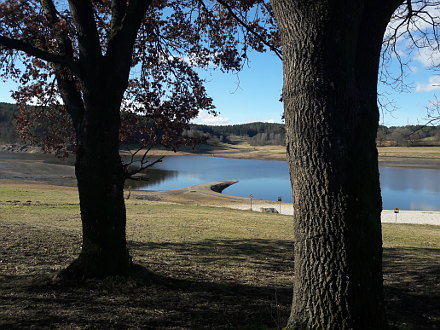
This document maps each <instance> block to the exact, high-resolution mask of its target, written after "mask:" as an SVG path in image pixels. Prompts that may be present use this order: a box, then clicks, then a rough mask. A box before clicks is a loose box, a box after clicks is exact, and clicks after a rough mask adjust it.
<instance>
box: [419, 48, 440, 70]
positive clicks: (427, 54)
mask: <svg viewBox="0 0 440 330" xmlns="http://www.w3.org/2000/svg"><path fill="white" fill-rule="evenodd" d="M415 59H416V60H417V61H419V62H420V63H422V64H423V65H424V66H425V67H431V66H440V51H439V50H438V49H437V50H433V49H429V48H421V49H419V52H418V54H417V55H416V56H415Z"/></svg>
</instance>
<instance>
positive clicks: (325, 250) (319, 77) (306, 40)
mask: <svg viewBox="0 0 440 330" xmlns="http://www.w3.org/2000/svg"><path fill="white" fill-rule="evenodd" d="M382 3H383V1H382ZM272 5H273V7H274V10H275V15H276V18H277V21H278V24H279V26H280V30H281V37H282V43H283V65H284V87H283V101H284V109H285V119H286V130H287V152H288V161H289V169H290V173H291V181H292V190H293V198H294V207H295V215H294V226H295V251H294V256H295V257H294V258H295V261H294V262H295V267H294V271H295V282H294V295H293V302H292V311H291V316H290V319H289V323H288V327H287V328H288V329H383V328H385V327H386V318H385V310H384V305H383V285H382V239H381V224H380V213H381V209H382V205H381V197H380V187H379V173H378V161H377V150H376V145H375V138H376V131H377V127H378V119H379V116H378V109H377V103H376V98H377V92H376V88H377V72H378V67H379V55H380V48H381V42H382V37H383V33H384V30H385V28H386V24H387V22H388V21H389V18H390V16H391V14H392V12H393V11H394V9H395V7H396V6H397V5H398V3H397V1H394V3H391V1H390V3H389V4H386V5H383V4H381V3H379V1H359V0H357V1H294V0H273V1H272Z"/></svg>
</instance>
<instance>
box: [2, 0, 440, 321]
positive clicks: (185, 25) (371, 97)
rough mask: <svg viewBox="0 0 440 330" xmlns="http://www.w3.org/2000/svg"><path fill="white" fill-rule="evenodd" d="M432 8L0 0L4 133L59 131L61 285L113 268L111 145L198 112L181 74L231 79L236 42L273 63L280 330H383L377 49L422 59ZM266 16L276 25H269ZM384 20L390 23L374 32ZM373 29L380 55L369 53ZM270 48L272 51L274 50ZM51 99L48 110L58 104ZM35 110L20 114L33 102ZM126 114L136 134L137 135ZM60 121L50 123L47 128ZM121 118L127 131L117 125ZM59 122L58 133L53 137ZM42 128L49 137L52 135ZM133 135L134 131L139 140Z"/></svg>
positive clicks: (124, 266)
mask: <svg viewBox="0 0 440 330" xmlns="http://www.w3.org/2000/svg"><path fill="white" fill-rule="evenodd" d="M438 5H439V2H437V1H434V0H431V1H430V0H421V1H415V0H414V1H410V0H408V1H402V0H385V1H384V0H380V1H379V0H350V1H348V0H331V1H329V0H326V1H304V0H271V1H270V2H269V1H266V0H246V1H238V0H217V1H215V0H212V1H208V0H183V1H182V0H180V1H174V0H156V1H152V0H99V1H97V0H88V1H86V0H68V1H53V0H40V1H37V0H30V1H21V0H4V1H1V2H0V75H1V76H3V77H6V78H15V79H16V81H17V82H18V83H20V85H21V87H20V88H19V90H18V91H17V92H16V93H15V94H14V97H15V98H16V100H17V101H18V103H19V104H20V105H25V104H26V103H28V102H29V101H31V100H32V101H34V100H38V102H39V105H56V107H46V108H38V109H46V110H48V109H50V111H47V112H40V111H32V110H30V109H29V108H26V107H24V106H21V108H20V111H21V112H20V116H19V117H18V125H19V128H20V130H19V131H20V134H22V135H26V133H27V130H26V128H27V127H29V126H32V123H33V122H34V120H33V118H35V116H38V117H40V118H43V117H44V118H46V120H48V121H51V122H54V123H58V126H56V125H55V126H54V129H53V130H52V131H51V133H53V134H52V135H51V138H50V139H46V140H45V141H44V142H45V144H46V145H49V148H48V149H56V148H62V147H61V145H62V139H61V138H58V139H57V138H55V137H56V136H60V137H65V138H73V139H72V140H73V145H74V146H75V149H76V164H75V171H76V176H77V181H78V191H79V197H80V208H81V220H82V228H83V244H82V251H81V254H80V256H79V257H78V259H77V260H75V261H74V262H73V263H72V264H71V265H70V266H69V267H68V268H67V270H65V271H63V272H62V273H61V276H62V277H63V278H65V277H77V278H87V277H103V276H107V275H111V274H126V273H127V272H128V271H129V270H130V267H131V262H130V260H131V258H130V256H129V253H128V251H127V248H126V237H125V205H124V199H123V183H124V180H125V179H126V178H127V177H130V174H131V172H130V171H129V170H128V169H129V168H130V167H129V166H125V165H124V164H123V163H122V162H121V158H120V156H119V147H120V140H121V139H122V140H123V139H124V138H128V137H133V135H134V136H149V137H150V140H149V141H145V140H141V141H139V142H141V145H143V144H145V143H151V142H152V141H153V142H157V141H156V134H155V132H156V131H157V130H159V131H160V132H161V134H160V141H158V142H160V143H162V144H164V145H167V146H169V147H172V148H174V147H176V146H175V145H174V144H173V141H174V140H175V139H174V138H175V137H176V136H178V135H180V134H181V132H182V130H183V128H184V127H185V126H186V124H187V123H188V122H189V120H190V119H191V118H194V117H195V116H196V115H197V112H198V110H202V109H207V110H213V105H212V100H211V99H210V98H209V96H207V95H206V91H205V89H204V87H203V81H202V80H201V79H200V78H199V76H198V74H197V71H196V70H195V69H194V68H195V67H199V68H207V67H209V66H212V65H215V66H218V67H220V68H221V69H222V70H226V71H229V70H239V69H240V68H241V66H242V65H243V61H244V60H245V59H246V58H247V55H248V52H249V50H250V49H255V50H257V51H264V50H265V49H270V50H271V51H273V52H274V53H275V54H276V55H277V56H278V57H280V58H282V59H283V70H284V85H283V92H282V100H283V103H284V116H285V121H286V125H285V127H286V144H287V155H288V162H289V170H290V173H291V182H292V190H293V194H294V196H293V200H294V201H295V203H294V209H295V212H294V230H295V247H294V258H295V263H294V272H295V274H294V275H295V283H294V295H293V301H292V311H291V316H290V319H289V322H288V326H287V328H289V329H321V328H322V329H384V328H386V324H387V322H386V317H385V309H384V305H383V284H382V246H381V245H382V240H381V224H380V214H381V208H382V205H381V197H380V188H379V175H378V161H377V149H376V134H377V129H378V120H379V110H378V107H377V82H378V74H379V64H380V58H381V49H384V50H385V52H383V53H382V54H386V53H387V51H393V50H396V47H395V45H396V42H397V40H398V37H402V35H405V34H406V35H409V38H408V44H410V43H415V45H416V46H417V47H418V48H423V47H427V48H433V49H437V50H438V42H437V39H436V37H437V36H438V26H439V20H440V19H439V17H438V15H435V14H432V8H437V6H438ZM274 18H276V21H277V24H275V20H274ZM390 21H391V24H390V25H389V23H390ZM387 26H388V28H389V30H388V33H387V34H386V35H385V47H384V48H382V45H383V41H384V34H385V32H386V31H387ZM281 46H282V49H281ZM60 99H61V100H62V102H60ZM34 110H35V109H34ZM139 114H142V115H143V116H144V117H145V118H146V119H147V120H148V123H150V125H147V126H146V128H145V129H142V130H141V133H143V134H141V135H137V134H139V133H140V132H138V131H137V130H134V129H133V127H136V128H139V127H140V126H139V125H136V124H137V123H136V121H137V119H138V118H139ZM59 123H61V125H60V124H59ZM133 124H135V125H134V126H133ZM69 128H70V129H69ZM57 134H58V135H57ZM145 134H147V135H145Z"/></svg>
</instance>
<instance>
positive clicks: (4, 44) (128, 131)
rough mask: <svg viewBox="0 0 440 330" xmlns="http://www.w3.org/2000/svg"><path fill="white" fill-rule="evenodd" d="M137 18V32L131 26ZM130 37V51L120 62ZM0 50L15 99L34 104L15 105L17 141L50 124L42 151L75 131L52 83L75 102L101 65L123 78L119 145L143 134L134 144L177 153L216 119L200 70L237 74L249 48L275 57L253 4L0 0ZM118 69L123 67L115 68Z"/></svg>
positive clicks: (273, 39)
mask: <svg viewBox="0 0 440 330" xmlns="http://www.w3.org/2000/svg"><path fill="white" fill-rule="evenodd" d="M144 14H145V16H144ZM139 15H141V16H143V17H141V19H139V18H138V17H137V16H139ZM136 20H139V26H138V27H135V26H132V25H133V24H131V23H130V22H133V23H134V22H135V21H136ZM241 23H242V24H241ZM129 39H130V42H131V43H132V46H133V52H132V53H130V54H122V52H121V51H119V50H120V49H121V47H124V46H126V45H127V42H129ZM0 45H1V46H0V47H1V48H0V49H1V50H0V70H1V71H0V75H1V76H2V77H3V78H12V79H14V80H15V81H16V82H17V83H18V84H19V89H18V90H17V91H15V92H14V94H13V97H14V99H15V100H17V102H18V103H19V104H20V105H24V104H33V105H36V106H40V108H39V110H37V111H35V108H34V111H29V108H25V107H24V106H21V107H20V110H21V113H20V116H19V117H18V121H17V123H18V126H19V128H20V133H21V134H22V135H23V136H25V137H27V138H31V139H32V138H33V141H34V142H37V141H36V137H35V136H32V134H31V133H30V132H31V130H30V127H31V126H32V124H33V123H34V122H36V121H38V120H44V121H47V122H50V123H54V125H52V126H51V130H50V131H49V132H48V135H47V137H46V138H45V139H44V140H43V141H41V140H40V141H38V142H40V143H41V144H43V145H44V146H45V147H46V149H47V150H54V149H55V150H56V149H58V150H60V149H63V148H65V146H66V142H67V141H69V142H70V143H71V145H73V143H74V142H75V141H74V134H73V133H74V129H73V127H72V129H70V130H66V129H65V128H66V127H69V126H70V127H71V124H69V121H70V120H69V118H68V115H69V111H65V107H66V102H65V101H66V100H65V97H66V96H64V97H63V92H62V91H61V90H60V81H64V85H69V88H71V89H72V90H74V91H77V92H78V93H79V95H78V98H77V99H78V103H81V102H80V99H81V97H82V96H83V95H81V94H82V90H81V85H82V84H83V82H84V81H85V80H87V79H92V78H93V75H92V72H93V71H94V70H95V68H96V67H97V66H99V65H102V66H103V68H105V69H102V70H114V71H115V75H121V79H122V80H124V79H123V74H124V72H125V71H127V70H129V71H130V76H129V79H128V81H127V82H126V83H124V84H123V85H124V86H121V88H120V89H121V93H123V102H122V106H121V116H122V126H121V134H120V137H121V140H122V141H123V140H126V139H129V138H132V137H133V136H141V135H142V136H143V139H141V140H140V141H139V142H141V143H142V144H148V143H151V142H155V143H157V142H158V143H161V144H163V145H165V146H167V147H171V148H175V147H176V146H177V145H178V144H179V143H181V142H182V141H181V139H180V138H179V137H180V133H181V130H182V128H183V127H184V126H185V125H186V124H187V123H188V122H189V120H190V119H192V118H194V117H195V116H197V113H198V111H199V110H208V111H211V112H215V110H214V104H213V100H212V99H211V98H210V97H209V96H208V95H207V93H206V90H205V87H204V86H203V79H201V78H200V76H199V72H200V69H207V68H211V69H212V68H218V69H220V70H223V71H238V70H240V68H241V67H242V66H243V65H244V63H245V62H246V59H247V56H248V54H249V52H250V51H251V50H256V51H260V52H262V51H265V50H266V49H267V48H270V49H272V50H273V51H275V52H276V53H277V54H278V55H280V51H279V41H278V37H277V29H276V25H275V23H274V20H273V17H272V15H271V9H270V7H269V5H268V2H267V1H261V0H258V1H256V0H252V1H230V0H228V1H226V0H225V1H199V0H185V1H172V0H156V1H128V2H127V1H110V0H101V1H51V0H50V1H49V0H45V1H36V0H31V1H16V0H6V1H1V2H0ZM17 51H18V52H17ZM121 63H126V65H128V66H129V68H126V67H124V66H122V67H120V68H118V66H120V65H121ZM98 64H99V65H98ZM117 65H118V66H117ZM116 71H120V72H116ZM60 78H61V79H60ZM95 78H96V77H95ZM57 79H58V84H57V83H56V81H57ZM64 94H66V93H64ZM63 101H64V102H63ZM79 105H80V104H79ZM141 120H142V121H143V123H144V124H145V123H147V124H145V125H139V121H141ZM68 132H70V134H67V133H68ZM157 132H160V134H157ZM140 133H141V134H140ZM157 139H159V140H160V141H156V140H157Z"/></svg>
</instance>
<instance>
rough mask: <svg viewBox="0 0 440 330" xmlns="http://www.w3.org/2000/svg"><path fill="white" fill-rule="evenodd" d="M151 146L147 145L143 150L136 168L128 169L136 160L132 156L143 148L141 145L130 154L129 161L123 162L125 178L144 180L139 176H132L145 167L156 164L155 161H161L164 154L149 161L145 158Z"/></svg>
mask: <svg viewBox="0 0 440 330" xmlns="http://www.w3.org/2000/svg"><path fill="white" fill-rule="evenodd" d="M151 148H152V146H149V147H148V148H147V150H146V151H144V153H143V155H142V158H141V160H140V164H139V166H138V167H137V168H135V169H131V170H130V169H129V167H130V166H132V165H133V164H134V163H136V161H135V160H134V157H135V156H136V155H137V154H138V153H139V152H140V151H141V150H142V149H143V147H140V148H138V149H137V150H136V151H135V152H134V153H132V154H131V160H130V162H129V163H126V164H124V167H125V173H126V174H125V175H126V178H127V179H133V180H138V181H139V180H144V179H142V178H140V177H134V175H136V174H138V173H140V172H142V171H144V170H146V169H147V168H149V167H151V166H153V165H155V164H157V163H161V162H162V160H163V158H164V157H165V156H160V157H159V158H157V159H155V160H153V161H149V160H147V154H148V153H149V152H150V150H151Z"/></svg>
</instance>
